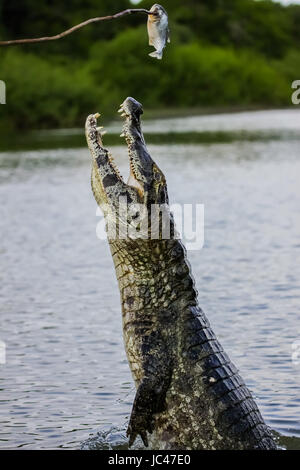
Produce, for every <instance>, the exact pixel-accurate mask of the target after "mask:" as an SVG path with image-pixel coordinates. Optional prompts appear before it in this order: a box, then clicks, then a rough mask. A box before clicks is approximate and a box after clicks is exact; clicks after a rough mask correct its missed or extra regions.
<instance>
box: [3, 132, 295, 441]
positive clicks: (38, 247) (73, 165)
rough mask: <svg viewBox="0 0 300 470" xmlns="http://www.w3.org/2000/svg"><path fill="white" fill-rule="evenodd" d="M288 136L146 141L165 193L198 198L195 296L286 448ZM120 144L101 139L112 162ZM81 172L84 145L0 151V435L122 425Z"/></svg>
mask: <svg viewBox="0 0 300 470" xmlns="http://www.w3.org/2000/svg"><path fill="white" fill-rule="evenodd" d="M299 144H300V142H299V141H297V140H294V141H291V142H289V141H282V142H277V141H274V142H273V141H269V142H236V143H230V144H218V145H190V146H183V145H178V146H172V145H166V146H150V150H151V152H152V155H153V157H154V158H155V159H156V160H157V162H158V164H159V165H160V167H161V168H162V169H163V171H164V172H165V174H166V175H167V178H168V185H169V193H170V199H171V201H172V202H179V203H204V204H205V246H204V248H203V249H202V250H201V251H191V252H190V253H189V258H190V261H191V263H192V267H193V272H194V276H195V278H196V283H197V287H198V290H199V300H200V304H201V306H202V307H203V309H204V310H205V311H206V313H207V315H208V317H209V319H210V321H211V323H212V326H213V328H214V329H215V331H216V333H217V334H218V336H219V338H220V340H221V342H222V343H223V345H224V347H225V348H226V350H227V352H228V353H229V354H230V356H231V357H232V359H233V360H234V362H235V363H236V365H237V366H238V367H239V369H240V371H241V373H242V375H243V377H244V378H245V380H246V382H247V384H248V385H249V387H250V388H251V390H252V391H253V393H254V395H255V397H256V398H257V401H258V403H259V405H260V407H261V410H262V412H263V415H264V417H265V419H266V421H267V422H268V424H269V425H270V426H271V427H272V428H273V429H274V430H276V431H278V432H279V433H281V434H282V435H284V436H285V437H284V438H282V440H281V442H282V443H283V444H285V445H287V446H288V447H290V448H296V447H298V448H299V447H300V445H299V442H300V398H299V385H300V354H299V360H298V361H297V360H295V358H296V359H297V357H296V356H295V355H294V362H293V361H292V353H293V352H295V349H293V344H294V345H295V344H296V343H297V342H298V343H300V331H299V315H300V314H299V307H300V289H299V279H300V263H299V255H300V240H299V231H300V230H299V229H300V219H299V205H300V189H299V174H300V160H299V149H300V145H299ZM126 153H127V152H126V149H125V148H121V147H116V148H115V149H114V154H116V155H117V157H118V159H117V160H118V163H119V164H120V166H121V169H122V170H123V172H124V173H126V172H127V156H126ZM89 179H90V157H89V155H88V152H87V150H85V149H80V150H50V151H40V152H19V153H6V154H5V153H2V154H0V183H1V184H0V197H1V216H0V227H1V240H0V256H1V272H0V280H1V283H0V303H1V332H0V340H2V341H5V342H6V345H7V361H6V364H5V365H0V389H1V392H0V422H1V428H0V447H1V448H5V449H12V448H17V447H20V448H25V449H26V448H31V449H37V448H39V449H46V448H47V449H54V448H60V447H64V448H80V447H81V445H82V442H84V441H87V439H88V438H92V441H91V442H93V443H94V444H93V445H92V444H91V447H97V445H96V444H97V442H100V441H101V439H102V441H101V442H102V444H103V442H104V447H105V439H106V445H107V446H108V447H109V446H110V445H111V446H112V447H114V445H115V444H114V442H115V443H117V442H119V441H120V440H122V438H123V437H124V435H123V434H122V428H123V426H124V423H125V422H126V419H127V417H128V414H129V412H130V408H131V403H132V400H133V396H134V388H133V382H132V379H131V375H130V372H129V369H128V365H127V361H126V357H125V353H124V350H123V340H122V331H121V315H120V305H119V294H118V288H117V283H116V280H115V275H114V271H113V266H112V261H111V257H110V253H109V250H108V246H107V243H106V242H105V241H99V240H98V239H97V238H96V232H95V231H96V224H97V223H98V221H99V217H97V216H96V204H95V202H94V199H93V196H92V193H91V190H90V185H89ZM297 362H299V363H298V364H297ZM112 426H116V427H118V428H119V430H117V431H116V432H115V433H114V432H111V433H110V434H109V430H110V431H111V428H112ZM120 429H121V430H120ZM97 432H100V434H99V435H98V436H97ZM101 433H102V434H101ZM105 433H106V434H105ZM118 433H119V434H120V436H119V434H118ZM93 436H94V440H93ZM103 436H104V437H103ZM105 436H106V437H105ZM107 436H109V437H107ZM122 436H123V437H122ZM97 439H98V441H97ZM95 442H96V444H95ZM111 443H112V444H111ZM88 446H89V444H85V447H88ZM100 447H101V446H100Z"/></svg>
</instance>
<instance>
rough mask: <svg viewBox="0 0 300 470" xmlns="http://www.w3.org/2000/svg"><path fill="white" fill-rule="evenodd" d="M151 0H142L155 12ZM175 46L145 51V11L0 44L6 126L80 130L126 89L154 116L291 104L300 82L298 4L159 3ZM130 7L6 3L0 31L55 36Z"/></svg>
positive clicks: (240, 0)
mask: <svg viewBox="0 0 300 470" xmlns="http://www.w3.org/2000/svg"><path fill="white" fill-rule="evenodd" d="M152 4H153V1H146V0H144V1H141V2H140V3H139V4H138V6H137V7H138V8H149V7H150V6H151V5H152ZM162 4H163V6H164V7H165V8H166V9H167V11H168V14H169V20H170V27H171V40H172V42H171V44H170V45H168V46H167V48H166V50H165V54H164V59H163V60H162V61H158V60H155V59H153V58H151V57H149V56H148V53H149V52H151V50H152V48H151V47H149V46H148V36H147V30H146V21H147V17H146V15H142V14H139V15H132V16H126V17H123V18H121V19H118V20H113V21H109V22H101V23H96V24H94V25H90V26H87V27H85V28H83V29H81V30H79V31H78V32H76V33H74V34H72V35H70V36H68V37H66V38H64V39H60V40H58V41H54V42H50V43H43V44H31V45H26V46H13V47H6V48H5V47H4V48H0V79H1V80H4V81H5V82H6V86H7V104H6V105H5V106H1V107H0V132H1V130H2V132H3V131H4V132H8V131H9V130H14V129H16V128H17V129H41V128H57V127H60V128H61V127H74V126H83V122H84V119H85V117H86V115H87V114H89V113H91V112H94V111H98V110H100V111H101V112H103V113H105V114H106V117H107V116H111V115H112V113H115V111H116V109H117V108H118V105H119V104H120V103H121V101H123V100H124V98H125V97H126V96H128V95H131V96H134V97H135V98H136V99H138V100H139V101H141V102H142V103H143V104H144V106H145V107H146V108H147V112H148V113H147V114H148V116H151V112H150V113H149V110H152V115H155V113H156V114H158V113H159V114H160V115H163V113H165V114H172V113H173V114H180V113H184V112H188V113H191V112H199V111H200V110H201V109H202V110H208V109H214V110H220V109H237V108H266V107H269V108H270V107H285V106H289V105H290V104H291V82H292V81H293V80H295V79H297V78H298V79H299V78H300V77H299V73H300V72H299V70H300V28H299V24H300V6H297V5H290V6H286V7H284V6H282V5H281V4H279V3H274V2H272V1H267V0H262V1H258V0H256V1H255V0H184V1H182V0H181V1H180V0H163V1H162ZM130 7H131V8H132V7H134V6H133V5H132V3H130V2H129V1H127V0H114V1H113V2H112V1H108V0H85V1H83V0H72V1H70V2H62V1H61V0H43V2H40V1H37V0H2V1H1V0H0V37H1V38H2V39H17V38H23V37H39V36H44V35H54V34H57V33H59V32H61V31H63V30H65V29H67V28H69V27H71V26H73V25H74V24H77V23H80V22H81V21H84V20H86V19H88V18H90V17H94V16H104V15H109V14H113V13H116V12H118V11H121V10H123V9H126V8H130Z"/></svg>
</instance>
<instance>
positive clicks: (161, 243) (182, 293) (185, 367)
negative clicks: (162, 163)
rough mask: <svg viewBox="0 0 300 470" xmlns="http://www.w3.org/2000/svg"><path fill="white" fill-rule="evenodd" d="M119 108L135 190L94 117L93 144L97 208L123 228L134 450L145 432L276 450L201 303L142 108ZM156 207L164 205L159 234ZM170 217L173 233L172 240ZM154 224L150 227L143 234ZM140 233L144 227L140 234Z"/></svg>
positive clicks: (166, 442)
mask: <svg viewBox="0 0 300 470" xmlns="http://www.w3.org/2000/svg"><path fill="white" fill-rule="evenodd" d="M119 111H121V112H122V116H123V117H124V118H125V121H124V126H123V133H122V135H123V136H124V137H125V139H126V143H127V146H128V153H129V163H130V176H129V180H128V183H127V184H126V183H125V182H124V180H123V178H122V177H121V175H120V174H119V171H118V169H117V167H116V165H115V163H114V161H113V158H112V156H111V154H110V153H109V152H108V150H107V149H105V148H104V147H103V143H102V134H101V131H100V129H101V128H97V119H98V117H99V116H100V115H99V114H92V115H90V116H88V118H87V121H86V138H87V144H88V147H89V149H90V152H91V155H92V190H93V193H94V196H95V199H96V202H97V204H98V205H99V206H100V207H101V208H102V210H103V212H104V215H105V221H106V224H107V226H109V225H110V223H111V222H112V221H115V222H116V226H117V229H116V230H115V233H114V234H110V230H108V234H107V235H108V240H109V245H110V250H111V253H112V257H113V261H114V265H115V270H116V276H117V279H118V284H119V289H120V295H121V304H122V317H123V334H124V342H125V348H126V353H127V357H128V361H129V365H130V369H131V372H132V375H133V378H134V381H135V385H136V389H137V391H136V396H135V399H134V403H133V408H132V412H131V417H130V420H129V425H128V430H127V435H128V436H129V446H131V445H132V444H133V442H134V441H135V438H136V437H137V436H138V435H140V436H141V438H142V440H143V442H144V444H145V446H148V445H150V446H151V448H152V449H159V450H183V449H185V450H189V449H190V450H194V449H210V450H212V449H238V450H239V449H240V450H243V449H276V444H275V441H274V439H273V437H272V432H271V430H270V429H269V428H268V427H267V425H266V424H265V422H264V420H263V418H262V416H261V414H260V411H259V409H258V407H257V405H256V403H255V401H254V399H253V397H252V395H251V393H250V391H249V389H248V388H247V387H246V385H245V383H244V381H243V379H242V378H241V376H240V375H239V373H238V371H237V369H236V367H235V366H234V365H233V364H232V362H231V361H230V359H229V357H228V356H227V354H226V353H225V352H224V350H223V348H222V346H221V344H220V343H219V341H218V340H217V338H216V336H215V334H214V332H213V331H212V329H211V327H210V324H209V321H208V319H207V318H206V316H205V314H204V312H203V311H202V309H201V308H200V306H199V305H198V301H197V291H196V288H195V285H194V279H193V276H192V274H191V268H190V264H189V262H188V260H187V256H186V250H185V247H184V246H183V244H182V242H181V241H180V240H179V239H178V236H177V232H176V229H175V227H174V219H173V216H172V213H171V212H170V211H168V207H169V206H168V192H167V184H166V179H165V176H164V175H163V173H162V171H161V170H160V169H159V167H158V166H157V164H156V163H155V162H154V161H153V160H152V158H151V156H150V154H149V152H148V150H147V147H146V144H145V140H144V136H143V133H142V129H141V114H142V113H143V108H142V105H141V104H140V103H139V102H137V101H136V100H135V99H133V98H130V97H129V98H127V99H126V100H125V101H124V102H123V104H122V105H121V109H120V110H119ZM121 200H122V201H124V200H126V202H127V211H124V210H123V209H122V210H121V203H120V201H121ZM151 207H163V208H164V214H163V217H162V213H161V214H160V215H159V230H158V231H157V230H156V231H155V230H154V233H155V234H156V235H155V236H154V237H153V236H152V234H153V231H151V230H150V225H151V221H152V218H151V217H150V215H149V213H150V209H151ZM142 213H143V214H144V215H143V214H142ZM145 214H146V215H145ZM166 218H167V220H168V221H169V224H170V231H169V232H170V233H169V234H168V236H166V237H164V236H162V235H163V230H162V226H163V223H162V220H164V221H165V219H166ZM145 219H146V220H148V222H150V223H149V224H148V226H149V227H148V229H144V230H141V232H143V233H142V235H141V236H138V235H137V234H138V233H139V231H138V230H139V229H140V227H141V222H143V220H144V221H145ZM137 221H139V224H140V225H139V224H138V223H137ZM145 226H147V224H146V225H144V227H145ZM130 228H135V229H136V230H133V235H132V236H131V235H130V230H129V229H130ZM156 228H157V227H156ZM145 233H146V236H145ZM150 235H151V236H150Z"/></svg>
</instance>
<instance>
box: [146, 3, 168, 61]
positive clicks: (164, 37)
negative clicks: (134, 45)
mask: <svg viewBox="0 0 300 470" xmlns="http://www.w3.org/2000/svg"><path fill="white" fill-rule="evenodd" d="M150 11H151V12H153V13H154V15H148V23H147V28H148V36H149V45H150V46H153V47H155V49H156V50H155V51H154V52H151V53H150V54H149V55H150V56H151V57H156V58H157V59H162V55H163V50H164V48H165V47H166V43H167V42H170V30H169V23H168V14H167V12H166V10H165V9H164V8H163V7H162V6H161V5H159V4H158V3H155V4H154V5H153V6H152V7H151V9H150Z"/></svg>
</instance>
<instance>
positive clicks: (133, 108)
mask: <svg viewBox="0 0 300 470" xmlns="http://www.w3.org/2000/svg"><path fill="white" fill-rule="evenodd" d="M118 112H119V113H122V115H123V114H124V115H125V116H126V117H135V118H137V119H139V117H140V116H141V114H143V112H144V111H143V106H142V105H141V103H139V102H138V101H137V100H135V99H134V98H132V97H131V96H129V97H128V98H126V100H125V101H123V103H122V104H121V105H120V109H119V111H118Z"/></svg>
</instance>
